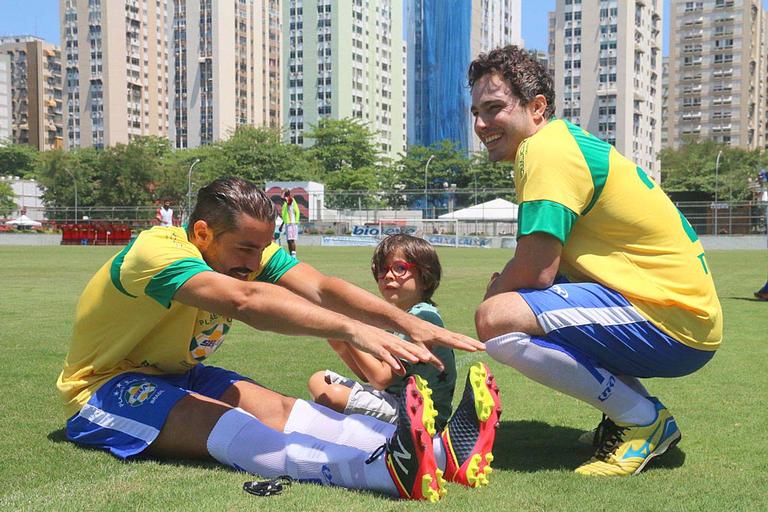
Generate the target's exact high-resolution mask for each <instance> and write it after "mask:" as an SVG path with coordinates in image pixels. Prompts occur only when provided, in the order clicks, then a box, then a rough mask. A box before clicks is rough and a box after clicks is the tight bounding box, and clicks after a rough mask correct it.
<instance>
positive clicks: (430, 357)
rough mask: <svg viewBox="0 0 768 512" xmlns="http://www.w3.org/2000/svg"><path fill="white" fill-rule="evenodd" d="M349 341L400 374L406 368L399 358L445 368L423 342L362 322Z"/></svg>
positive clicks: (403, 372)
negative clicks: (400, 336)
mask: <svg viewBox="0 0 768 512" xmlns="http://www.w3.org/2000/svg"><path fill="white" fill-rule="evenodd" d="M430 325H431V324H430ZM451 334H452V333H451ZM472 341H474V340H472ZM347 343H349V344H350V345H352V346H353V347H355V348H357V349H359V350H362V351H364V352H367V353H369V354H371V355H373V356H374V357H375V358H377V359H379V360H381V361H384V362H385V363H387V364H388V365H389V366H391V367H392V370H393V371H394V372H395V373H397V374H398V375H403V374H405V368H404V367H403V365H402V364H401V363H400V361H399V360H398V358H400V359H405V360H406V361H408V362H410V363H429V364H432V365H434V366H435V367H436V368H437V369H438V370H440V371H443V370H445V367H444V366H443V362H442V361H440V359H438V358H437V356H435V354H433V353H432V352H430V351H429V350H428V349H427V348H425V347H424V346H423V345H422V344H417V343H410V342H407V341H405V340H402V339H400V338H398V337H397V336H395V335H393V334H390V333H388V332H386V331H382V330H381V329H379V328H377V327H373V326H370V325H367V324H364V323H362V322H359V323H357V325H356V328H355V330H354V333H353V336H352V338H351V339H350V340H349V341H348V342H347ZM475 343H479V342H475Z"/></svg>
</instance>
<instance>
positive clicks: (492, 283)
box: [484, 272, 501, 300]
mask: <svg viewBox="0 0 768 512" xmlns="http://www.w3.org/2000/svg"><path fill="white" fill-rule="evenodd" d="M499 277H501V273H500V272H494V273H493V274H491V279H490V280H489V281H488V285H487V286H486V287H485V298H484V300H485V299H487V298H489V297H491V296H493V295H496V294H497V293H499V292H498V291H496V287H497V286H498V285H496V282H497V281H498V280H499Z"/></svg>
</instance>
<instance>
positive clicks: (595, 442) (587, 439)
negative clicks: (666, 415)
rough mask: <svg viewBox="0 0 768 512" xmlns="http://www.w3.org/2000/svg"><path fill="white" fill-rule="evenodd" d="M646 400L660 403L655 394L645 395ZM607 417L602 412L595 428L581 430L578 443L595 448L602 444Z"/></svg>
mask: <svg viewBox="0 0 768 512" xmlns="http://www.w3.org/2000/svg"><path fill="white" fill-rule="evenodd" d="M646 398H647V399H648V400H650V401H651V402H653V404H654V405H656V404H661V402H660V401H659V399H658V398H656V397H655V396H647V397H646ZM607 419H608V416H606V415H605V414H603V419H601V420H600V423H598V424H597V426H596V427H595V428H593V429H592V430H590V431H588V432H582V433H581V435H579V443H580V444H588V445H591V446H592V447H594V448H597V447H598V446H600V445H601V444H602V438H603V437H602V436H603V432H604V430H605V426H606V424H607V423H606V420H607Z"/></svg>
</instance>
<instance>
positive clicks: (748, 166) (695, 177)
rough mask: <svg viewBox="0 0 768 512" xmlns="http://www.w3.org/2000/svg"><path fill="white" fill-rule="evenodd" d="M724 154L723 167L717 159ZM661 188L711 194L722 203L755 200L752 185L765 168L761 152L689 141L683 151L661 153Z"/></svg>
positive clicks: (722, 157) (710, 142) (664, 151)
mask: <svg viewBox="0 0 768 512" xmlns="http://www.w3.org/2000/svg"><path fill="white" fill-rule="evenodd" d="M721 151H722V154H721V156H720V163H719V165H717V161H718V158H717V155H718V153H719V152H721ZM659 159H660V160H661V184H662V186H663V187H664V190H665V191H667V192H707V193H709V194H712V196H714V195H715V191H717V197H718V199H719V200H722V201H739V200H748V199H751V196H752V192H751V190H750V182H751V181H753V180H754V179H755V177H756V176H757V174H758V172H759V171H760V168H761V167H762V166H764V162H765V156H764V155H761V153H760V152H759V151H757V150H756V151H747V150H744V149H739V148H733V147H730V146H724V145H721V144H718V143H716V142H713V141H703V142H699V141H689V142H687V143H685V144H683V145H682V146H681V147H680V148H679V149H676V150H675V149H671V148H667V149H664V150H662V151H661V152H660V153H659Z"/></svg>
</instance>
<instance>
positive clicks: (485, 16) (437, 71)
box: [406, 0, 523, 151]
mask: <svg viewBox="0 0 768 512" xmlns="http://www.w3.org/2000/svg"><path fill="white" fill-rule="evenodd" d="M521 9H522V8H521V1H520V0H458V1H454V2H451V6H450V8H447V7H446V5H445V2H441V1H440V0H407V4H406V10H407V14H406V17H407V22H408V105H409V109H408V143H409V144H419V145H422V146H429V145H431V144H434V143H439V142H440V141H442V140H444V139H448V140H452V141H454V142H455V143H457V144H458V146H459V147H460V148H462V149H463V150H465V151H476V150H478V149H479V148H480V143H479V140H478V139H477V137H475V135H474V131H473V128H472V116H471V115H470V106H471V98H470V93H469V89H468V88H467V69H468V68H469V64H470V62H471V61H472V59H474V58H475V57H477V56H478V55H479V54H480V53H483V52H487V51H490V50H492V49H493V48H496V47H499V46H505V45H508V44H516V45H519V46H522V44H523V40H522V36H521Z"/></svg>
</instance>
